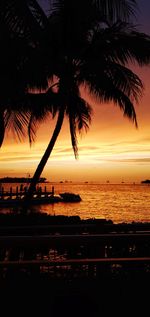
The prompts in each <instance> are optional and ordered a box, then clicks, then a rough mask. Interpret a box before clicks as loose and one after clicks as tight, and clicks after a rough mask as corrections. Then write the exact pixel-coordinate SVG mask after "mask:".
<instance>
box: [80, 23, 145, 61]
mask: <svg viewBox="0 0 150 317" xmlns="http://www.w3.org/2000/svg"><path fill="white" fill-rule="evenodd" d="M101 56H102V57H103V58H104V57H105V58H107V59H109V60H112V61H116V62H120V63H122V64H126V63H128V62H130V61H131V62H134V61H136V62H137V63H138V64H139V65H140V66H142V65H145V64H148V63H150V36H149V35H147V34H144V33H141V32H138V31H137V30H136V27H135V26H134V25H132V24H129V23H125V22H118V23H116V24H114V25H113V26H112V27H109V28H105V29H100V30H99V31H97V32H96V33H95V35H94V36H93V38H92V41H91V43H90V44H89V47H88V49H87V50H86V51H85V55H83V59H84V58H87V59H89V58H90V59H95V58H97V59H98V58H99V59H100V58H101Z"/></svg>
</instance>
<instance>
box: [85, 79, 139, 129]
mask: <svg viewBox="0 0 150 317" xmlns="http://www.w3.org/2000/svg"><path fill="white" fill-rule="evenodd" d="M85 84H86V86H87V87H89V91H90V94H91V95H92V96H93V97H94V98H95V99H96V101H97V102H100V103H109V102H113V103H114V104H116V105H117V106H119V107H120V109H121V110H122V111H123V114H124V116H126V117H128V118H129V119H130V120H132V121H133V122H134V123H135V126H136V127H137V126H138V125H137V119H136V112H135V108H134V104H133V102H132V100H131V99H130V97H129V96H127V95H126V94H125V93H124V92H123V91H122V90H120V89H119V88H118V87H117V85H116V86H115V85H114V84H113V82H112V81H111V80H108V79H107V80H105V81H104V78H103V83H101V84H100V85H99V83H96V82H92V81H90V82H86V83H85Z"/></svg>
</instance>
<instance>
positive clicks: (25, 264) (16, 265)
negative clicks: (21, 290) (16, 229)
mask: <svg viewBox="0 0 150 317" xmlns="http://www.w3.org/2000/svg"><path fill="white" fill-rule="evenodd" d="M20 273H22V274H24V275H28V276H29V275H30V276H31V275H32V276H34V275H36V276H37V275H45V274H46V275H48V276H49V277H51V278H69V279H74V278H81V277H82V278H92V279H99V278H103V277H104V276H106V275H107V276H111V277H116V276H124V277H129V276H131V275H132V276H133V275H134V276H135V275H138V276H139V275H141V274H143V276H145V275H147V276H149V275H150V233H144V232H141V233H111V234H76V235H71V234H68V235H60V234H59V235H58V234H53V235H18V236H14V235H13V236H6V235H5V236H0V277H1V278H5V277H6V276H8V275H10V274H12V275H14V274H20Z"/></svg>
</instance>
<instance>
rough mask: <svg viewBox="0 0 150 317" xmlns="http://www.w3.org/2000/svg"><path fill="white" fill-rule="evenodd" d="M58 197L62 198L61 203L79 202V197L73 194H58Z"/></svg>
mask: <svg viewBox="0 0 150 317" xmlns="http://www.w3.org/2000/svg"><path fill="white" fill-rule="evenodd" d="M59 195H60V197H62V199H63V201H65V202H79V201H81V197H80V195H78V194H74V193H68V192H65V193H60V194H59Z"/></svg>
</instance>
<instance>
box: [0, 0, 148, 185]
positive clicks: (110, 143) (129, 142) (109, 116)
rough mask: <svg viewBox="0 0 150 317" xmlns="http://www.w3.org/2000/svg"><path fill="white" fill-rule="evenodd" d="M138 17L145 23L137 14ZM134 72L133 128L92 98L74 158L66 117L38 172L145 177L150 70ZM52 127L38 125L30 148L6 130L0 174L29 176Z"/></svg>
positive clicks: (54, 177)
mask: <svg viewBox="0 0 150 317" xmlns="http://www.w3.org/2000/svg"><path fill="white" fill-rule="evenodd" d="M145 6H146V2H145ZM142 10H143V11H142ZM141 12H143V14H145V12H146V9H145V7H143V8H142V7H141ZM141 21H142V23H145V28H147V27H148V21H147V20H144V17H143V15H142V18H141ZM143 28H144V26H143ZM145 31H146V32H147V33H149V32H148V30H145ZM137 71H138V74H139V76H140V77H141V79H142V80H143V83H144V86H145V90H144V94H143V96H142V98H141V100H140V102H139V105H136V106H135V110H136V113H137V121H138V129H136V128H135V126H134V124H133V123H132V122H130V121H129V120H128V119H127V118H124V117H123V115H122V113H121V111H120V110H119V109H118V108H117V107H116V106H114V105H111V104H103V105H97V104H95V101H93V102H92V107H93V115H92V123H91V126H90V129H89V131H88V133H87V134H86V133H84V134H83V135H82V136H80V135H79V136H78V149H79V158H78V160H75V158H74V154H73V150H72V147H71V141H70V135H69V127H68V122H67V119H66V120H65V123H64V126H63V129H62V131H61V134H60V136H59V138H58V141H57V143H56V145H55V148H54V150H53V153H52V155H51V157H50V159H49V161H48V163H47V165H46V167H45V170H44V172H43V175H42V176H44V177H46V178H47V180H50V181H60V180H63V181H65V180H69V181H96V182H106V181H107V180H109V181H110V182H122V181H124V182H140V181H141V180H143V179H146V178H150V106H149V102H150V90H149V87H150V69H149V67H144V68H141V69H140V70H139V69H138V70H137ZM54 126H55V121H54V122H53V120H50V121H48V120H47V121H46V123H45V124H43V125H41V126H40V127H39V130H38V131H37V138H36V142H35V144H33V145H32V146H31V147H30V145H29V143H28V140H27V139H25V140H24V141H22V142H21V143H19V142H16V140H15V139H14V137H13V135H11V133H8V135H7V137H6V138H5V142H4V144H3V146H2V148H1V150H0V176H1V177H3V176H27V174H30V175H31V176H32V175H33V173H34V171H35V169H36V167H37V165H38V163H39V161H40V158H41V157H42V155H43V153H44V150H45V149H46V146H47V144H48V142H49V139H50V137H51V134H52V131H53V128H54Z"/></svg>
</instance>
